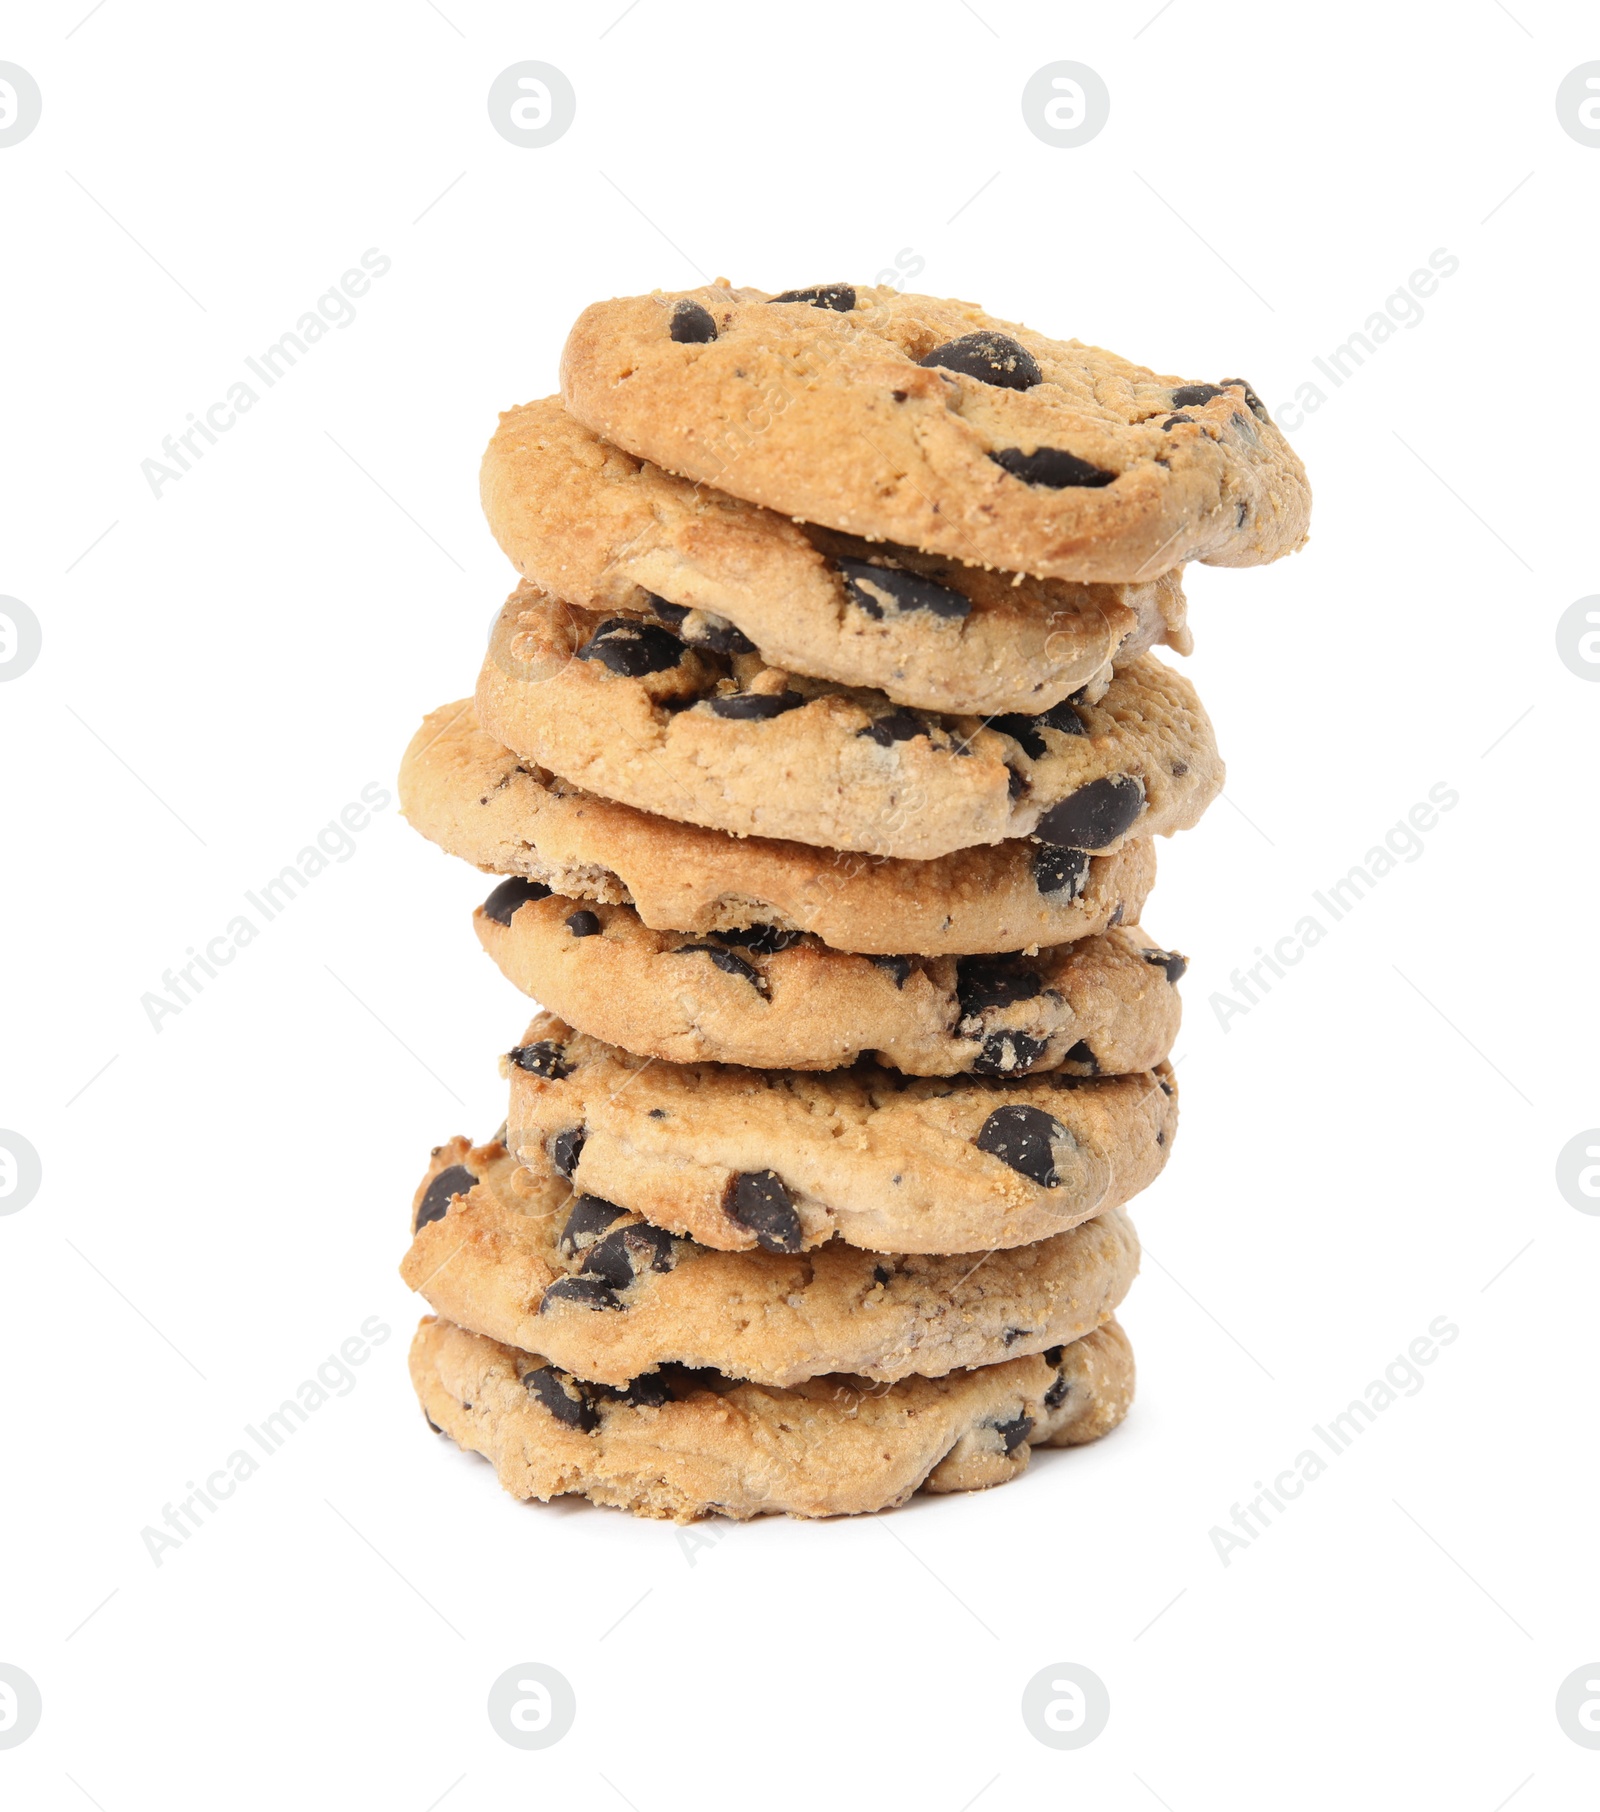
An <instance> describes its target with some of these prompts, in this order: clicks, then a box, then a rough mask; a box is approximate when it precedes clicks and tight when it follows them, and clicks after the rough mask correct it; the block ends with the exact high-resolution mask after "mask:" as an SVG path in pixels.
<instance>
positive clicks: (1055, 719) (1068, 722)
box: [989, 699, 1089, 761]
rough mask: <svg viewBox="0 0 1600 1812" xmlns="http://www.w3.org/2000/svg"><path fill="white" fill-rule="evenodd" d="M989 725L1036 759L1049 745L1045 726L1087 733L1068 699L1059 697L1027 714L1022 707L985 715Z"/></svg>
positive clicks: (1067, 733)
mask: <svg viewBox="0 0 1600 1812" xmlns="http://www.w3.org/2000/svg"><path fill="white" fill-rule="evenodd" d="M989 728H990V729H991V730H998V731H1000V733H1001V734H1002V735H1003V736H1009V737H1010V738H1011V740H1012V741H1013V742H1015V743H1018V744H1019V745H1020V746H1021V748H1022V752H1023V753H1024V754H1025V755H1026V756H1027V757H1028V758H1029V760H1031V761H1038V760H1039V759H1040V758H1041V757H1042V756H1044V755H1046V754H1048V753H1049V748H1050V745H1049V744H1048V743H1047V742H1046V741H1045V739H1044V736H1043V734H1042V732H1043V731H1045V730H1059V731H1060V732H1061V734H1062V735H1063V736H1087V735H1088V734H1089V732H1088V731H1087V730H1086V729H1085V728H1084V724H1083V719H1082V718H1081V717H1079V715H1078V714H1077V712H1076V711H1074V710H1073V708H1072V704H1071V701H1070V700H1068V699H1062V700H1061V701H1060V702H1059V703H1058V704H1054V705H1052V706H1051V707H1050V709H1049V710H1048V711H1038V712H1035V713H1033V714H1031V715H1030V714H1029V713H1027V712H1025V711H1002V712H1000V713H999V715H998V716H995V717H991V718H990V719H989Z"/></svg>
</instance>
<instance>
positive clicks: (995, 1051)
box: [972, 1032, 1049, 1076]
mask: <svg viewBox="0 0 1600 1812" xmlns="http://www.w3.org/2000/svg"><path fill="white" fill-rule="evenodd" d="M1048 1042H1049V1041H1048V1040H1047V1039H1044V1038H1030V1037H1029V1035H1028V1034H1027V1033H1026V1032H991V1033H990V1034H989V1036H988V1037H987V1038H986V1039H984V1041H983V1049H982V1050H981V1051H979V1053H978V1055H977V1056H976V1057H974V1058H973V1060H972V1067H973V1069H974V1070H976V1071H977V1073H978V1074H979V1075H980V1076H1025V1075H1026V1074H1027V1073H1028V1071H1029V1070H1031V1069H1032V1068H1033V1066H1034V1065H1035V1064H1036V1063H1037V1062H1038V1061H1039V1059H1040V1058H1041V1057H1042V1056H1043V1055H1044V1053H1045V1050H1046V1047H1047V1045H1048Z"/></svg>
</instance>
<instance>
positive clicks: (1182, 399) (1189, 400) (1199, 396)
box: [1172, 384, 1222, 409]
mask: <svg viewBox="0 0 1600 1812" xmlns="http://www.w3.org/2000/svg"><path fill="white" fill-rule="evenodd" d="M1221 395H1222V386H1221V385H1220V384H1180V385H1179V386H1178V387H1177V389H1176V390H1174V391H1173V393H1172V406H1173V408H1174V409H1189V408H1193V407H1195V406H1197V405H1198V404H1200V403H1209V402H1210V401H1211V399H1212V397H1214V396H1221Z"/></svg>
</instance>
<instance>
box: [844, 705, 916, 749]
mask: <svg viewBox="0 0 1600 1812" xmlns="http://www.w3.org/2000/svg"><path fill="white" fill-rule="evenodd" d="M928 734H929V731H928V726H927V725H926V724H925V723H923V722H922V720H921V719H920V718H917V717H913V716H912V715H911V713H910V712H909V711H891V712H889V713H888V715H887V716H885V717H875V718H873V720H872V722H871V723H870V724H868V725H867V727H866V728H865V729H864V730H857V731H856V735H857V736H870V737H871V738H872V740H873V741H874V742H875V743H877V744H878V745H879V747H880V748H885V749H887V748H889V747H891V746H892V745H893V744H894V743H897V742H910V741H911V739H912V737H914V736H927V735H928Z"/></svg>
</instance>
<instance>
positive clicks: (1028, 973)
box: [956, 956, 1044, 1018]
mask: <svg viewBox="0 0 1600 1812" xmlns="http://www.w3.org/2000/svg"><path fill="white" fill-rule="evenodd" d="M1043 986H1044V984H1043V982H1041V981H1040V979H1039V976H1038V974H1037V972H1036V971H1034V970H1032V969H1018V968H1014V967H1013V966H1012V964H1011V962H1010V959H1009V958H1007V957H1004V956H963V957H962V958H961V959H960V960H959V961H958V962H957V964H956V999H957V1001H958V1002H959V1003H960V1006H961V1014H962V1017H963V1018H966V1017H967V1016H968V1015H970V1014H974V1013H984V1012H987V1011H988V1010H989V1008H991V1007H1009V1006H1011V1005H1012V1004H1013V1003H1014V1002H1016V1001H1019V1000H1033V999H1034V998H1035V997H1036V996H1037V995H1038V993H1039V990H1040V988H1042V987H1043Z"/></svg>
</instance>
